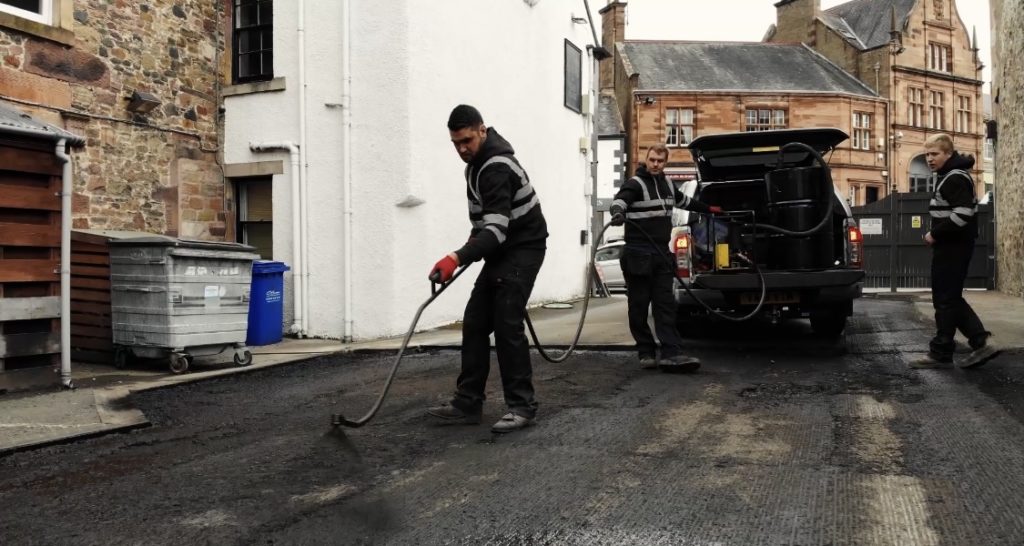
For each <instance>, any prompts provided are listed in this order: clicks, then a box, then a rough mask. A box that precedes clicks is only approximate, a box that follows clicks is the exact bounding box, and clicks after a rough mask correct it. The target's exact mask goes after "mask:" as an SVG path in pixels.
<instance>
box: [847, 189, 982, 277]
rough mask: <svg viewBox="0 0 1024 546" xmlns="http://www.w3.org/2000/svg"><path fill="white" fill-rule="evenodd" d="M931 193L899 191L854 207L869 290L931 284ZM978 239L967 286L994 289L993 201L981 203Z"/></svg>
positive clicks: (968, 273) (979, 207)
mask: <svg viewBox="0 0 1024 546" xmlns="http://www.w3.org/2000/svg"><path fill="white" fill-rule="evenodd" d="M931 197H932V194H931V193H928V192H918V193H898V194H895V195H890V196H889V197H886V198H885V199H882V200H880V201H876V202H874V203H871V204H869V205H864V206H862V207H853V216H854V218H856V219H857V224H858V225H859V226H860V229H861V232H862V233H863V234H864V269H865V272H866V273H867V276H866V278H865V279H864V287H865V288H889V289H891V290H892V291H894V292H895V291H896V290H897V289H900V288H919V289H927V288H930V287H931V250H930V249H929V248H928V246H927V245H926V244H925V243H924V240H923V237H924V234H925V233H927V232H928V230H929V229H931V223H932V221H931V217H930V216H929V215H928V202H929V201H930V200H931ZM977 218H978V240H977V242H976V245H975V247H974V257H973V258H971V266H970V268H969V269H968V271H967V282H966V283H965V287H966V288H987V289H990V290H991V289H993V288H994V287H995V260H994V256H993V254H994V248H995V244H994V241H995V225H994V224H993V217H992V205H979V206H978V215H977ZM893 226H895V229H893Z"/></svg>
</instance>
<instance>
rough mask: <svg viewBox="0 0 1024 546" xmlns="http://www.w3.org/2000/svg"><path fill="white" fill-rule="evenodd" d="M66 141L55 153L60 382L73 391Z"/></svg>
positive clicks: (68, 170)
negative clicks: (58, 168)
mask: <svg viewBox="0 0 1024 546" xmlns="http://www.w3.org/2000/svg"><path fill="white" fill-rule="evenodd" d="M66 145H67V139H65V138H62V139H60V140H58V141H57V146H56V148H55V149H54V153H55V154H56V155H57V158H58V159H60V161H61V163H63V167H62V170H61V183H60V382H61V384H62V385H64V387H65V388H69V389H70V388H73V387H74V382H73V381H72V380H71V192H72V191H74V190H73V188H72V186H71V156H70V155H68V154H67V152H66V151H65V146H66Z"/></svg>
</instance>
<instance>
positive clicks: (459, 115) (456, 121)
mask: <svg viewBox="0 0 1024 546" xmlns="http://www.w3.org/2000/svg"><path fill="white" fill-rule="evenodd" d="M483 122H484V118H483V117H482V116H481V115H480V111H479V110H477V109H476V108H473V107H472V106H470V105H468V104H460V105H458V106H456V107H455V109H454V110H452V114H451V115H450V116H448V130H449V131H459V130H461V129H465V128H466V127H478V126H479V125H480V124H481V123H483Z"/></svg>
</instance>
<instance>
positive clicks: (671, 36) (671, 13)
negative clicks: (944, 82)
mask: <svg viewBox="0 0 1024 546" xmlns="http://www.w3.org/2000/svg"><path fill="white" fill-rule="evenodd" d="M777 1H778V0H713V1H710V2H709V1H707V0H628V4H627V6H628V7H627V12H626V39H628V40H645V39H646V40H708V41H711V40H717V41H742V42H759V41H761V38H763V37H764V34H765V32H766V31H767V30H768V26H769V25H771V24H774V23H775V3H776V2H777ZM844 2H845V0H821V9H829V8H831V7H833V6H836V5H838V4H842V3H844ZM604 3H605V2H604V1H603V0H598V1H597V2H594V4H596V5H597V6H603V5H604ZM956 5H957V11H958V12H959V13H960V18H961V19H963V21H964V24H965V25H967V28H968V29H971V28H972V26H976V27H977V29H978V44H979V47H980V48H981V52H980V55H981V60H982V62H984V63H985V70H984V72H983V75H982V78H983V79H984V80H985V82H990V81H991V80H992V75H991V71H990V67H989V65H990V64H991V62H990V59H991V54H990V49H989V43H990V33H989V27H990V24H989V10H988V0H958V1H957V3H956ZM595 9H600V7H597V8H595ZM985 88H986V91H987V90H988V86H987V85H986V86H985Z"/></svg>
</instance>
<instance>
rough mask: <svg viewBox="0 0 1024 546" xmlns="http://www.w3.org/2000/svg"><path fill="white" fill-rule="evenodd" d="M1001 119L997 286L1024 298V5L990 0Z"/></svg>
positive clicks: (994, 91)
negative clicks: (1023, 62) (1023, 34)
mask: <svg viewBox="0 0 1024 546" xmlns="http://www.w3.org/2000/svg"><path fill="white" fill-rule="evenodd" d="M990 2H991V3H990V6H991V10H992V103H993V108H992V110H993V112H992V115H993V117H994V118H995V121H996V123H995V131H994V132H993V135H992V136H994V137H996V138H995V177H996V179H997V180H998V183H997V184H996V188H995V206H996V245H997V248H996V264H997V268H998V269H997V270H996V283H997V284H996V286H997V288H998V289H999V290H1001V291H1003V292H1004V293H1006V294H1012V295H1014V296H1018V297H1024V216H1021V211H1022V210H1024V166H1022V164H1021V158H1024V123H1022V122H1021V120H1024V70H1021V61H1022V59H1024V36H1022V35H1021V32H1020V29H1021V28H1024V4H1021V2H1019V1H1018V0H990Z"/></svg>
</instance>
